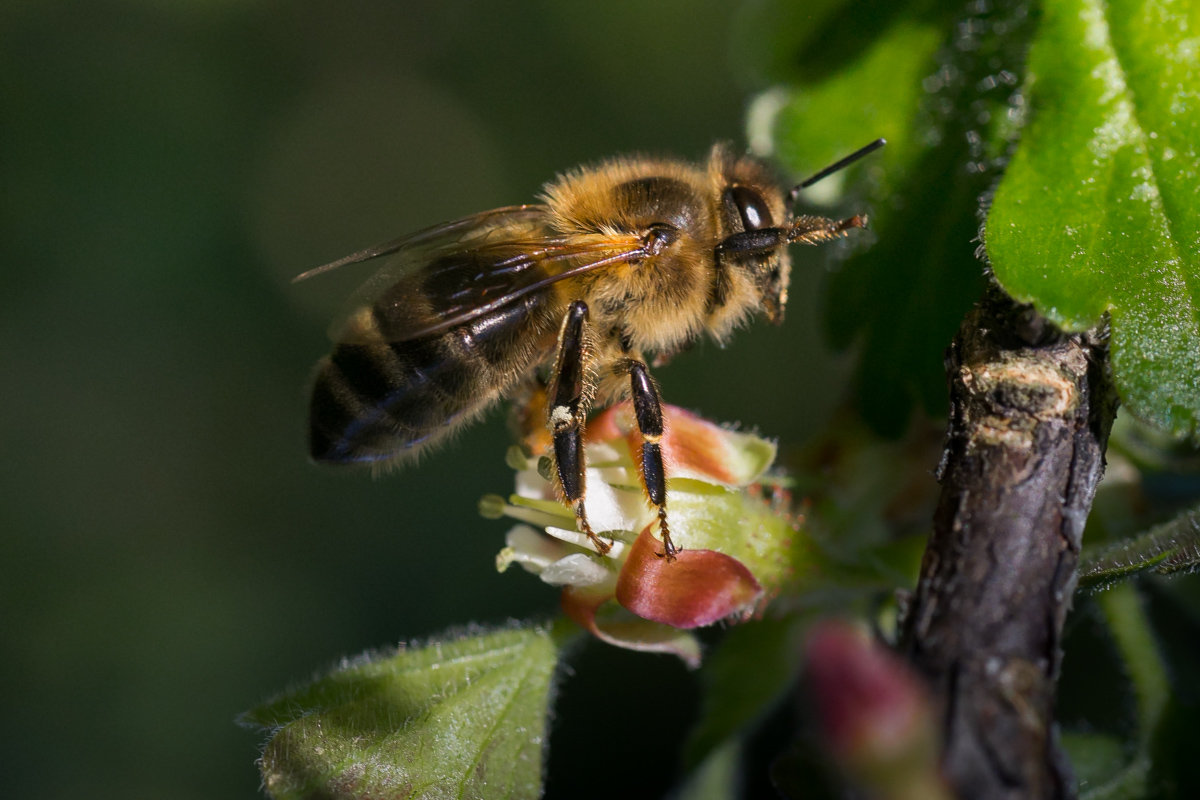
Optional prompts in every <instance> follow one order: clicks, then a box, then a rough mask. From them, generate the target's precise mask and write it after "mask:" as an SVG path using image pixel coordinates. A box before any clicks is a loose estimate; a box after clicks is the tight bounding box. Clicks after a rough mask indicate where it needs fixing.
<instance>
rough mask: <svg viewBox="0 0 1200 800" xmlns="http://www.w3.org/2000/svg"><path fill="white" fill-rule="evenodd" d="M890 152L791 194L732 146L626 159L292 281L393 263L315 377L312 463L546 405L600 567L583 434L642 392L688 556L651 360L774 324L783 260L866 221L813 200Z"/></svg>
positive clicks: (656, 465)
mask: <svg viewBox="0 0 1200 800" xmlns="http://www.w3.org/2000/svg"><path fill="white" fill-rule="evenodd" d="M883 143H884V142H883V140H882V139H879V140H876V141H874V142H872V143H871V144H869V145H867V146H866V147H863V148H861V149H860V150H858V151H856V152H854V153H852V154H851V155H849V156H847V157H846V158H844V159H842V160H840V161H838V162H837V163H835V164H832V165H830V166H829V167H827V168H825V169H824V170H821V171H820V172H819V173H817V174H816V175H814V176H812V177H811V178H809V179H808V180H807V181H804V182H803V183H801V184H799V185H797V186H796V187H795V188H793V189H792V190H791V191H790V192H787V193H785V192H784V190H783V189H782V187H781V186H780V184H779V183H778V182H777V181H776V180H775V179H774V178H773V177H772V175H771V173H770V172H769V170H768V169H767V167H766V166H765V165H764V164H763V163H762V162H760V161H759V160H757V159H755V158H752V157H748V156H742V157H738V156H736V155H734V154H733V153H732V151H731V149H730V148H729V147H728V146H726V145H721V144H718V145H716V146H715V147H713V149H712V152H711V154H710V156H709V159H708V162H707V164H704V165H696V164H691V163H687V162H683V161H675V160H665V159H653V158H643V157H631V158H617V159H613V160H610V161H607V162H605V163H602V164H600V165H599V166H597V167H594V168H582V169H577V170H574V171H571V172H567V173H565V174H563V175H561V176H559V177H558V178H557V179H556V180H554V181H552V182H550V183H548V184H547V185H546V186H545V188H544V190H543V193H542V196H541V198H540V202H538V203H535V204H530V205H519V206H508V207H505V208H498V209H495V210H492V211H485V212H483V213H480V214H475V215H473V216H470V217H465V218H463V219H459V220H456V221H454V222H447V223H444V224H441V225H436V226H434V227H431V228H427V229H425V230H423V231H420V232H418V233H415V234H412V235H410V236H406V237H403V238H400V239H396V240H394V241H391V242H387V243H385V244H382V245H377V246H375V247H371V248H368V249H366V250H362V251H359V252H357V253H353V254H351V255H349V256H346V257H345V258H342V259H339V260H337V261H334V262H331V263H329V264H325V265H324V266H321V267H317V268H316V269H313V270H310V271H309V272H306V273H304V274H303V275H301V276H299V277H298V278H297V280H301V279H304V278H308V277H311V276H312V275H316V274H318V273H322V272H326V271H328V270H331V269H334V268H337V267H341V266H343V265H346V264H352V263H356V262H361V261H367V260H370V259H374V258H378V257H381V256H392V258H391V259H389V260H388V261H387V262H386V263H385V265H384V266H383V268H382V269H380V270H379V271H378V272H377V273H376V274H375V275H374V276H372V277H371V278H370V279H369V280H368V281H367V283H366V284H365V285H364V286H363V287H362V288H361V289H359V290H358V292H357V293H356V294H355V295H354V297H353V298H352V300H351V303H350V306H349V307H350V311H349V312H348V313H347V314H346V315H345V317H344V318H343V319H342V320H340V322H338V323H337V324H336V325H335V327H334V329H333V331H332V335H333V338H334V341H335V342H336V346H335V347H334V350H333V352H332V354H330V355H329V356H327V357H326V358H324V359H322V361H321V362H320V364H319V366H318V368H317V375H316V380H315V382H314V385H313V390H312V399H311V406H310V429H309V447H310V453H311V455H312V457H313V458H314V459H315V460H317V461H321V462H332V463H339V464H347V463H369V464H380V463H389V462H390V463H397V462H404V461H406V460H411V459H414V458H416V457H417V456H418V454H420V453H422V452H424V451H426V450H427V449H428V448H430V447H431V446H433V445H435V444H437V443H439V442H441V441H442V440H444V439H445V438H446V437H447V436H449V435H451V434H452V433H453V432H454V431H455V430H457V429H459V428H461V427H462V426H464V425H467V424H468V423H470V422H472V421H474V420H476V419H477V418H478V417H480V416H481V415H482V414H483V413H484V412H485V411H487V410H488V409H489V408H491V407H492V406H493V405H495V404H496V403H497V402H498V401H499V400H501V399H502V398H506V397H507V398H523V399H524V402H526V403H529V402H532V400H530V398H539V399H540V398H545V399H544V400H543V402H544V403H545V405H546V409H545V412H544V413H545V420H546V425H547V428H548V430H549V434H550V439H551V442H552V447H551V449H552V451H553V462H554V475H555V478H556V482H557V485H558V488H559V490H561V494H562V499H563V501H564V502H565V503H566V504H567V505H569V506H570V507H571V508H572V509H573V511H574V513H575V518H576V521H577V524H578V526H579V530H581V531H582V532H583V533H585V534H586V535H587V536H588V538H589V539H590V540H591V542H592V544H593V545H594V546H595V548H596V549H597V550H598V551H600V552H601V553H604V552H607V551H608V550H609V548H610V547H611V545H610V543H609V542H605V541H604V540H603V539H602V538H601V537H600V536H598V535H597V534H596V532H594V531H593V530H592V527H591V525H590V524H589V523H588V519H587V513H586V510H585V508H584V497H585V491H586V486H585V468H586V456H585V452H584V436H583V431H584V426H585V423H586V421H587V416H588V413H589V411H590V410H591V409H592V408H593V407H602V406H604V405H608V404H610V403H613V402H616V401H618V400H621V399H624V398H629V399H631V400H632V406H633V410H634V418H635V420H636V424H637V428H638V430H639V431H640V433H641V440H642V444H641V452H640V453H638V454H635V456H634V458H635V461H637V462H638V463H637V466H638V473H639V474H640V476H641V481H642V487H643V490H644V492H645V496H646V498H647V500H648V501H649V503H650V504H651V505H652V506H653V507H654V508H655V509H656V510H657V514H658V527H659V532H660V535H661V536H660V538H661V540H662V543H663V553H662V554H661V555H663V556H665V557H667V558H668V559H674V557H675V554H676V553H677V552H678V548H677V547H676V545H675V543H674V542H673V541H672V539H671V533H670V528H669V526H668V524H667V491H666V486H667V472H666V468H665V466H664V464H663V454H662V448H661V438H662V435H663V417H662V401H661V399H660V395H659V391H658V387H657V385H656V383H655V381H654V380H653V379H652V378H651V376H650V372H649V369H648V367H647V356H648V355H653V356H657V357H658V359H659V360H660V361H661V360H662V359H664V358H666V357H669V356H670V355H672V354H674V353H677V352H679V351H681V350H683V349H686V348H687V347H688V346H690V345H691V344H692V343H693V342H694V341H695V340H697V339H698V338H699V337H700V336H701V335H703V334H707V335H708V336H710V337H711V338H712V339H714V340H716V341H717V342H718V343H720V344H724V343H725V342H726V340H728V338H729V337H730V335H731V334H732V332H733V330H734V329H735V328H737V327H738V326H739V325H741V324H742V323H744V322H745V321H746V320H747V319H748V318H749V317H751V316H752V315H754V314H756V313H759V312H761V313H763V314H764V315H765V316H766V317H767V319H768V320H769V321H770V322H773V323H779V322H781V321H782V319H783V313H784V307H785V306H786V304H787V289H788V278H789V272H790V269H791V265H790V260H789V257H788V249H787V246H788V245H789V244H792V243H803V244H819V243H821V242H826V241H829V240H831V239H834V238H837V237H840V236H842V235H844V234H845V233H846V232H847V231H849V230H851V229H853V228H861V227H864V226H865V225H866V217H865V216H862V215H855V216H852V217H850V218H848V219H843V220H833V219H828V218H825V217H815V216H795V215H794V214H793V212H792V210H791V206H792V204H793V203H794V202H795V199H796V196H797V194H798V192H799V190H800V189H802V188H804V187H806V186H808V185H811V184H812V183H815V182H816V181H817V180H820V179H821V178H823V177H825V176H826V175H828V174H830V173H832V172H834V171H836V170H838V169H841V168H842V167H845V166H846V165H848V164H850V163H852V162H853V161H856V160H857V159H859V158H861V157H862V156H864V155H866V154H867V153H870V152H872V151H873V150H875V149H877V148H878V147H880V146H882V145H883ZM547 370H548V371H547ZM539 384H540V385H539Z"/></svg>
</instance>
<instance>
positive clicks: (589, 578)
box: [541, 553, 613, 586]
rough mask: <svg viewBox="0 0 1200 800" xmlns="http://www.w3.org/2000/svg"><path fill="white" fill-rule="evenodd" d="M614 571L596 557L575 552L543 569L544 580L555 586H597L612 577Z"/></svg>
mask: <svg viewBox="0 0 1200 800" xmlns="http://www.w3.org/2000/svg"><path fill="white" fill-rule="evenodd" d="M612 575H613V573H612V572H611V571H609V569H608V568H607V567H605V566H604V565H603V564H601V563H600V562H599V561H598V560H597V559H596V557H594V556H589V555H585V554H584V553H574V554H572V555H569V556H567V557H566V558H560V559H559V560H558V561H555V562H554V563H553V564H551V565H550V566H548V567H546V568H545V569H544V570H542V576H541V577H542V580H543V581H545V582H546V583H549V584H551V585H553V586H567V585H571V586H595V585H597V584H600V583H604V582H605V581H608V580H611V579H612Z"/></svg>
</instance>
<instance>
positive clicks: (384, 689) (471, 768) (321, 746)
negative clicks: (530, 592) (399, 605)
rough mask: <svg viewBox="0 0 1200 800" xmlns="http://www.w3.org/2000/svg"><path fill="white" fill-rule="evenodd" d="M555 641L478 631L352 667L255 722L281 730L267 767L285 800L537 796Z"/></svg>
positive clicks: (540, 633) (263, 710)
mask: <svg viewBox="0 0 1200 800" xmlns="http://www.w3.org/2000/svg"><path fill="white" fill-rule="evenodd" d="M557 659H558V653H557V648H556V646H555V644H554V641H553V639H552V637H551V636H550V634H549V632H548V631H547V630H545V629H541V628H532V627H525V628H511V629H506V630H499V631H492V632H480V631H476V632H472V633H468V634H465V635H462V636H459V637H455V638H450V639H446V640H444V641H439V642H430V643H428V644H426V645H424V646H422V647H418V648H411V649H410V648H405V647H401V648H400V649H399V650H397V651H395V652H393V653H390V654H386V655H382V654H370V655H367V656H364V657H362V658H359V659H355V660H352V661H348V662H346V663H344V664H343V665H341V666H340V667H339V668H337V669H335V670H334V671H332V672H330V673H329V674H328V675H325V676H323V677H321V678H318V679H316V680H315V681H313V682H312V683H310V684H308V685H307V686H304V687H302V688H299V689H295V690H293V691H289V692H285V693H284V694H282V695H280V696H279V697H276V698H274V699H273V700H271V701H269V702H267V703H265V704H263V705H261V706H259V707H258V708H255V709H253V710H252V711H249V712H247V713H246V714H245V715H244V716H243V722H245V723H247V724H251V725H256V726H259V727H262V728H266V729H268V730H269V731H271V738H270V740H269V741H268V742H267V744H266V746H265V748H264V750H263V755H262V759H261V761H260V762H259V766H260V768H261V770H262V775H263V783H264V786H265V788H266V790H267V791H268V792H269V793H270V794H271V796H272V797H274V798H276V800H283V798H312V797H320V798H364V797H374V798H383V797H386V798H442V797H447V798H449V797H453V798H467V797H471V798H476V797H478V798H482V797H487V798H494V797H537V796H538V795H539V794H540V793H541V778H542V751H543V743H544V741H545V723H546V711H547V705H548V703H549V697H550V692H551V676H552V674H553V672H554V667H555V664H556V663H557Z"/></svg>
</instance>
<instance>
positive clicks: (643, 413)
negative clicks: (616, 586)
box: [626, 359, 680, 561]
mask: <svg viewBox="0 0 1200 800" xmlns="http://www.w3.org/2000/svg"><path fill="white" fill-rule="evenodd" d="M626 363H627V369H628V371H629V390H630V392H629V393H630V396H631V397H632V398H633V413H634V416H635V417H636V419H637V426H638V431H639V432H640V433H641V434H642V453H641V458H640V459H639V462H638V473H639V474H640V475H641V477H642V487H643V488H644V489H645V490H646V497H647V498H648V499H649V500H650V503H651V505H653V506H655V507H656V508H657V509H658V530H659V533H660V534H661V535H662V541H663V552H661V553H659V555H660V556H663V557H665V558H666V559H667V561H674V560H675V554H676V553H678V552H679V550H680V548H679V547H676V545H675V543H674V542H672V541H671V529H670V527H668V525H667V473H666V470H665V469H664V468H663V454H662V435H663V413H662V398H661V397H660V396H659V394H658V387H656V386H655V385H654V381H653V380H652V379H651V378H650V372H649V370H647V369H646V364H645V363H644V362H642V361H638V360H636V359H630V360H629V361H628V362H626Z"/></svg>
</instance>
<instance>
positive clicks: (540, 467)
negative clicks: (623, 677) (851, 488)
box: [481, 404, 811, 666]
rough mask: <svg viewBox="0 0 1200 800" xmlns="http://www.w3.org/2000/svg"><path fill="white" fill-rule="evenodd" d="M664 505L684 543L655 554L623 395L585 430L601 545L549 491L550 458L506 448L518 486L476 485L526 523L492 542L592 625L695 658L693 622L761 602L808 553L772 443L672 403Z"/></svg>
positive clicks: (658, 545)
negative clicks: (604, 547) (502, 492)
mask: <svg viewBox="0 0 1200 800" xmlns="http://www.w3.org/2000/svg"><path fill="white" fill-rule="evenodd" d="M663 413H664V422H665V428H666V432H665V435H664V436H663V440H662V445H663V454H664V458H665V460H666V464H667V474H668V475H669V476H670V480H669V482H668V490H667V492H668V494H667V497H668V501H667V510H668V514H669V519H670V523H671V536H672V539H673V540H674V541H675V543H676V545H678V546H679V547H681V548H682V551H681V552H680V553H679V554H678V556H677V557H676V558H675V559H674V560H669V559H666V558H662V557H661V556H659V555H658V554H659V553H661V552H662V551H663V545H662V542H661V541H660V540H659V539H658V538H657V536H656V532H657V524H656V521H657V515H656V513H655V511H654V509H653V508H651V507H650V506H649V505H648V503H647V501H646V499H645V495H644V492H643V491H642V488H641V484H640V480H639V476H638V472H637V467H636V466H635V461H634V459H633V457H632V455H631V454H632V453H635V452H638V448H639V447H640V446H641V436H640V434H639V433H638V431H637V429H636V426H635V424H634V419H633V412H632V409H631V408H630V406H629V405H628V404H620V405H617V406H614V407H612V408H610V409H608V410H606V411H605V412H603V413H602V414H600V415H599V416H597V417H596V418H595V419H593V420H592V421H591V423H590V424H589V426H588V430H587V441H588V450H587V452H588V462H589V463H588V472H587V498H586V508H587V514H588V519H589V521H590V522H591V525H592V528H593V529H594V530H596V531H597V532H598V533H600V534H601V535H602V536H604V537H606V538H611V539H612V540H613V546H612V548H611V550H609V552H608V553H606V554H601V553H599V552H597V551H596V549H595V548H594V547H593V546H592V544H591V543H590V542H589V540H588V538H587V536H585V535H584V534H583V533H581V532H580V531H579V530H577V529H576V525H575V518H574V515H573V514H572V512H571V511H570V509H568V508H567V507H565V506H564V505H563V504H562V503H560V502H559V501H558V499H557V497H556V493H555V488H554V483H553V481H552V480H551V469H552V468H551V466H550V464H549V460H548V459H546V458H543V459H540V460H533V459H527V458H526V457H525V456H523V455H521V454H520V452H519V450H516V449H514V451H513V453H512V455H511V457H510V463H511V464H512V465H513V466H514V467H515V468H516V469H517V486H516V493H515V494H514V495H512V496H511V497H510V498H509V499H508V500H507V501H505V500H504V499H503V498H501V497H498V496H494V495H492V496H489V497H486V498H484V500H483V502H482V503H481V510H482V511H483V513H484V514H485V516H490V517H499V516H508V517H511V518H514V519H517V520H520V521H521V522H522V523H524V524H520V525H517V526H516V527H514V528H512V529H511V530H510V531H509V532H508V536H507V546H506V547H505V548H504V549H503V550H502V551H501V552H500V554H499V555H498V556H497V559H496V561H497V566H498V568H499V569H500V570H501V571H503V570H505V569H507V568H508V567H509V566H511V565H512V564H519V565H521V566H522V567H523V568H524V569H525V570H527V571H529V572H531V573H534V574H536V575H538V576H539V577H540V578H541V580H542V581H544V582H545V583H547V584H550V585H552V586H556V587H561V589H562V595H561V602H562V607H563V610H564V611H565V613H566V614H567V615H568V616H569V617H571V618H572V619H573V620H575V621H576V622H577V623H579V624H580V625H582V626H583V627H584V628H586V629H587V630H589V631H590V632H591V633H592V634H593V635H595V636H597V637H599V638H601V639H603V640H605V641H608V642H610V643H612V644H616V645H618V646H621V647H627V648H630V649H635V650H649V651H658V652H670V653H674V654H676V655H678V656H680V657H681V658H683V659H684V661H686V662H687V663H688V664H690V665H693V666H694V665H696V664H698V663H699V658H700V650H699V644H698V642H697V640H696V639H695V637H694V636H692V635H691V634H690V633H689V629H692V628H698V627H702V626H706V625H711V624H713V623H715V622H719V621H722V620H726V621H741V620H745V619H748V618H750V617H752V616H754V615H755V614H756V613H758V612H759V611H760V610H761V609H762V607H763V606H764V605H765V603H766V602H767V601H768V600H769V599H770V598H771V597H772V596H774V594H775V593H776V592H778V591H779V589H780V588H781V587H782V586H783V585H784V584H786V583H787V582H789V581H792V580H795V579H796V578H797V577H798V576H800V575H801V574H802V573H803V571H804V569H805V567H806V566H807V565H808V564H810V563H811V559H810V558H808V546H807V540H806V538H805V537H804V536H803V534H802V531H801V528H800V525H799V521H798V520H797V518H796V517H794V516H793V515H792V514H791V513H790V510H789V508H788V505H789V504H788V496H787V493H786V491H784V490H783V489H782V487H781V486H780V482H779V480H778V479H777V478H776V479H772V478H771V476H769V475H768V470H769V469H770V467H771V464H772V462H773V461H774V459H775V445H774V444H773V443H771V442H769V441H766V440H764V439H762V438H760V437H758V436H754V435H752V434H748V433H742V432H739V431H735V430H731V429H728V428H724V427H721V426H719V425H716V424H714V423H711V422H708V421H706V420H704V419H701V418H700V417H697V416H696V415H694V414H691V413H689V412H687V411H684V410H682V409H679V408H675V407H672V406H666V407H664V409H663Z"/></svg>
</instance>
